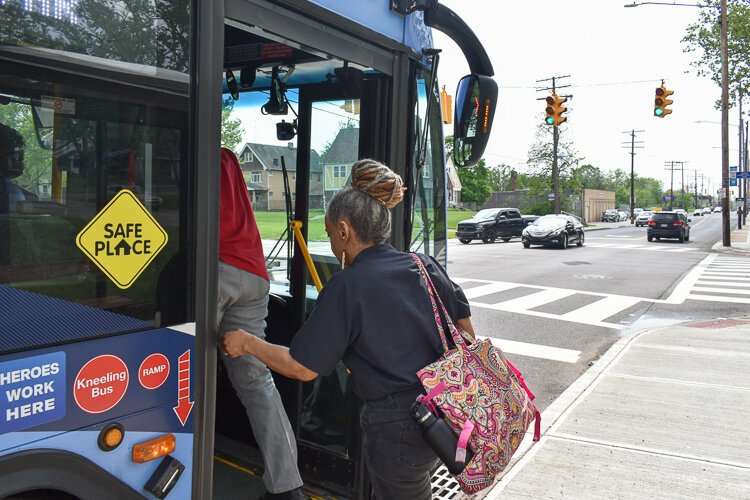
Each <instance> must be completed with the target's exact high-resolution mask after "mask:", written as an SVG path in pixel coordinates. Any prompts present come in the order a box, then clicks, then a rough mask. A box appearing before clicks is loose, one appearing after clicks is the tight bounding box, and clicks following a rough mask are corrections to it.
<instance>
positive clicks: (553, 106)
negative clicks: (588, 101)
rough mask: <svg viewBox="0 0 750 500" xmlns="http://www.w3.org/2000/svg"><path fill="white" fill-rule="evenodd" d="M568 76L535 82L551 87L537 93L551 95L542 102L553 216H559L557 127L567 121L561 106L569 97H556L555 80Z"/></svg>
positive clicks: (558, 135)
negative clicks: (549, 146)
mask: <svg viewBox="0 0 750 500" xmlns="http://www.w3.org/2000/svg"><path fill="white" fill-rule="evenodd" d="M569 76H570V75H565V76H553V77H552V78H548V79H546V80H537V82H546V81H550V80H551V81H552V87H551V88H550V87H547V88H539V89H537V90H538V91H550V90H551V91H552V95H551V96H548V97H546V98H544V100H545V101H546V102H547V107H546V113H547V117H546V118H545V123H546V124H547V125H550V126H552V172H551V174H552V195H553V196H554V197H555V199H554V204H553V206H554V211H555V214H559V213H560V211H561V209H560V168H559V164H558V154H557V148H558V144H559V142H560V131H559V126H560V125H562V124H563V123H564V122H565V121H567V117H565V116H563V113H565V111H567V108H565V107H563V104H564V103H565V101H567V100H568V97H569V96H564V97H559V96H558V95H557V89H558V87H557V85H556V80H557V79H562V78H568V77H569ZM569 86H570V85H564V87H569Z"/></svg>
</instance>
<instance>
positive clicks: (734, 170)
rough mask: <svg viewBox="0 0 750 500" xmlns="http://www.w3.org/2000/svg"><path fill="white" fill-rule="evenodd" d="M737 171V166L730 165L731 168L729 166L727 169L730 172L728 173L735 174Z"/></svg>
mask: <svg viewBox="0 0 750 500" xmlns="http://www.w3.org/2000/svg"><path fill="white" fill-rule="evenodd" d="M737 170H739V169H738V168H737V165H732V166H730V167H729V171H730V172H736V171H737Z"/></svg>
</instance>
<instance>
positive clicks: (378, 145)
mask: <svg viewBox="0 0 750 500" xmlns="http://www.w3.org/2000/svg"><path fill="white" fill-rule="evenodd" d="M233 13H234V14H235V15H239V14H238V13H237V12H236V11H235V10H233V8H232V7H231V4H227V15H228V16H229V15H232V14H233ZM241 13H242V16H245V19H243V20H242V22H240V21H238V20H235V19H227V21H226V25H225V60H224V75H222V76H223V77H224V79H225V86H224V91H225V94H224V111H225V114H226V117H225V119H224V120H223V122H222V125H223V131H222V132H223V133H222V137H223V140H222V142H223V143H224V145H225V146H227V147H230V148H231V149H233V150H234V151H235V152H236V153H237V156H238V159H239V161H240V165H241V167H242V169H243V172H244V174H245V178H246V181H247V185H248V193H249V195H250V198H251V201H252V203H253V211H254V213H255V217H256V220H257V222H258V228H259V230H260V233H261V238H262V240H263V248H264V252H265V255H266V263H267V268H268V272H269V276H270V279H271V299H270V303H269V314H268V317H267V319H266V322H267V328H266V332H265V333H266V338H267V340H268V341H270V342H273V343H276V344H281V345H289V344H290V342H291V340H292V338H293V336H294V334H295V333H296V332H297V330H298V329H299V327H300V326H301V325H302V324H303V323H304V321H305V319H306V317H307V316H308V315H309V314H310V312H311V311H312V308H313V307H314V304H315V300H316V298H317V295H318V291H317V289H316V287H315V285H314V283H313V281H312V279H311V278H310V275H309V272H308V269H307V267H306V265H305V262H304V259H303V256H302V255H301V253H300V251H299V247H298V246H297V245H296V243H294V241H293V238H292V236H291V234H290V231H289V230H288V222H289V220H291V219H294V220H299V221H301V222H302V234H303V237H304V239H305V241H306V242H307V246H308V248H309V251H310V253H311V255H312V259H313V262H314V264H315V266H316V269H317V272H318V275H319V276H320V278H321V280H322V283H323V286H325V284H326V283H327V282H328V280H330V278H331V277H332V276H333V275H334V274H335V273H336V272H338V271H339V270H340V264H339V263H338V261H337V260H336V258H335V257H334V256H333V253H332V252H331V250H330V244H329V242H328V238H327V236H326V232H325V224H324V214H325V209H326V206H327V204H328V202H329V201H330V200H331V198H332V196H333V195H334V194H335V193H336V192H338V191H339V190H341V189H342V188H343V187H345V186H346V185H348V183H349V181H350V170H351V165H352V163H354V162H355V161H357V160H358V159H360V158H364V157H369V158H376V159H379V160H382V161H388V155H389V135H388V131H389V127H388V123H389V116H390V106H391V99H390V97H391V88H392V78H391V76H390V75H389V74H388V71H391V69H390V65H389V64H385V61H387V60H388V57H392V56H389V55H388V53H387V52H384V51H382V50H375V52H374V54H373V53H368V52H367V50H366V48H363V43H362V42H361V41H360V42H358V44H353V43H343V42H342V41H341V40H337V39H336V37H340V36H343V35H340V34H338V35H336V34H329V35H323V34H321V31H320V30H312V31H309V32H308V31H306V30H305V29H304V25H303V26H302V28H300V27H297V29H295V30H291V29H290V28H289V24H288V23H289V18H286V17H281V16H276V17H274V16H273V15H271V14H268V13H266V15H264V16H262V20H263V21H264V22H263V23H261V22H260V19H261V17H260V16H259V17H258V18H254V17H253V16H252V15H251V14H252V13H250V12H247V11H242V12H241ZM242 16H240V17H242ZM285 27H286V28H285ZM278 33H289V36H279V35H278ZM292 33H293V34H294V36H295V37H296V38H294V39H292ZM306 34H308V35H309V38H306V37H305V36H304V35H306ZM349 42H351V40H349ZM364 45H366V44H364ZM354 46H357V47H359V48H357V49H356V50H354V51H351V50H350V49H349V48H350V47H354ZM336 47H344V48H345V51H348V52H349V53H348V54H340V53H338V52H337V50H336ZM366 61H369V64H367V63H366ZM373 61H375V62H378V61H379V63H377V64H373V63H372V62H373ZM373 66H376V67H373ZM233 131H234V132H233ZM237 131H241V132H239V133H240V134H241V140H238V139H237V138H236V137H237V136H234V138H233V136H232V133H236V132H237ZM321 348H325V346H321ZM274 380H275V383H276V386H277V388H278V389H279V392H280V394H281V397H282V401H283V403H284V406H285V409H286V411H287V415H288V417H289V420H290V422H291V424H292V427H293V428H294V429H295V433H296V436H297V445H298V450H299V466H300V472H301V474H302V477H303V480H304V481H305V484H306V485H307V486H311V487H312V488H319V489H321V491H323V492H325V493H327V494H331V493H333V494H335V495H337V496H342V497H346V498H367V496H368V495H369V491H366V490H368V488H369V486H367V485H368V482H367V480H366V477H365V475H364V462H363V460H362V458H361V450H360V441H361V440H360V434H359V432H360V431H359V418H358V415H359V407H360V402H359V401H358V400H357V398H356V396H355V395H354V393H353V391H352V388H351V384H350V381H349V376H348V373H347V370H346V368H345V367H344V365H343V364H341V363H340V364H339V366H338V367H337V369H336V371H335V372H334V373H333V374H332V375H330V376H328V377H319V378H318V379H317V380H316V381H313V382H310V383H304V384H303V383H299V382H297V381H293V380H290V379H287V378H285V377H283V376H280V375H278V374H274ZM262 464H263V461H262V457H261V456H260V452H259V450H258V447H257V444H256V442H255V439H254V437H253V435H252V432H251V428H250V424H249V422H248V418H247V416H246V413H245V409H244V408H243V406H242V404H241V403H240V401H239V399H238V398H237V397H236V395H235V394H234V391H233V389H232V387H231V384H230V383H229V381H228V378H227V376H226V374H225V373H224V368H223V365H222V364H221V363H219V364H218V373H217V397H216V436H215V460H214V486H215V487H214V497H215V498H224V496H223V495H224V494H225V493H226V488H227V487H229V486H228V483H229V482H230V481H229V480H228V479H227V478H228V477H236V474H237V471H238V470H244V471H250V472H252V473H253V474H255V479H254V480H252V477H250V476H252V474H251V475H250V476H247V475H246V476H245V477H244V479H245V480H246V481H247V482H248V486H247V487H248V488H250V490H251V491H253V492H259V493H262V492H263V491H264V490H263V486H262V484H261V482H260V478H259V475H260V473H261V469H262Z"/></svg>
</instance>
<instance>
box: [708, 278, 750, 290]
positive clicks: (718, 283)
mask: <svg viewBox="0 0 750 500" xmlns="http://www.w3.org/2000/svg"><path fill="white" fill-rule="evenodd" d="M722 279H727V278H722ZM743 281H744V282H739V283H738V282H737V281H715V280H714V279H713V278H712V279H710V280H707V279H705V276H703V277H701V279H700V280H698V281H697V282H696V283H695V284H696V285H701V286H705V285H711V286H732V287H748V286H750V283H747V282H746V280H743ZM728 290H732V288H729V289H728Z"/></svg>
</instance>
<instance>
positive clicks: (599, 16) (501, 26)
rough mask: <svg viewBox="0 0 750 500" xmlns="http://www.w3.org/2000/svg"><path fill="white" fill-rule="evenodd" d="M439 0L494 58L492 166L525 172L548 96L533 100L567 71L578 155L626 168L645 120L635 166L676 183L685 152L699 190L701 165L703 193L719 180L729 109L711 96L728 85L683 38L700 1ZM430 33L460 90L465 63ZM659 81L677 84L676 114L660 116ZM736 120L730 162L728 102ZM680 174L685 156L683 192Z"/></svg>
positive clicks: (445, 81)
mask: <svg viewBox="0 0 750 500" xmlns="http://www.w3.org/2000/svg"><path fill="white" fill-rule="evenodd" d="M630 1H632V0H630ZM441 3H442V4H444V5H446V6H448V7H449V8H450V9H452V10H453V11H454V12H456V13H457V14H458V15H459V16H460V17H461V18H462V19H463V20H464V21H466V23H467V24H468V25H469V26H470V27H471V28H472V30H473V31H474V33H475V34H476V35H477V37H478V38H479V39H480V41H481V42H482V44H483V45H484V47H485V49H486V50H487V52H488V54H489V57H490V60H491V61H492V64H493V67H494V71H495V76H494V78H495V81H496V82H497V83H498V87H499V97H498V108H497V110H496V112H495V119H494V124H493V127H492V132H491V138H490V141H489V144H488V146H487V149H486V153H485V159H486V161H487V163H488V164H489V165H497V164H501V163H504V164H507V165H510V166H513V167H516V168H517V169H518V170H519V171H524V170H527V169H528V166H527V165H526V158H527V157H528V151H529V149H530V146H531V145H532V144H533V143H534V142H535V140H536V132H537V125H538V124H539V123H541V122H542V121H543V119H544V116H545V115H544V108H545V104H544V103H543V101H540V100H537V99H539V98H543V97H546V96H547V95H549V93H548V92H547V91H538V90H537V89H538V88H540V87H548V86H550V85H551V82H539V81H538V80H543V79H548V78H550V77H552V76H555V77H557V76H566V75H570V76H569V77H568V78H563V79H558V80H557V84H558V85H570V86H569V87H567V88H561V89H559V91H558V94H570V95H572V98H570V99H569V100H568V102H567V103H566V106H567V107H568V121H567V123H566V124H565V125H563V126H562V127H561V134H563V135H564V136H566V138H567V140H570V141H571V142H572V143H573V147H574V148H575V149H576V150H577V151H578V154H579V156H581V157H583V158H584V159H583V161H582V163H581V164H586V163H588V164H591V165H594V166H596V167H599V168H600V169H602V170H603V171H609V170H614V169H616V168H621V169H623V170H625V171H626V172H628V173H629V172H630V165H631V157H630V154H629V153H630V142H629V141H630V135H629V133H630V131H631V130H637V131H642V132H638V133H637V134H636V141H642V144H640V145H637V146H642V149H636V150H635V151H636V156H635V161H634V170H635V173H636V174H637V175H638V176H642V177H654V178H657V179H660V180H662V181H663V182H664V187H665V189H667V190H668V189H669V188H670V170H669V167H668V166H665V163H666V162H671V161H680V162H685V163H684V165H683V168H684V175H685V184H686V185H687V184H689V185H690V190H691V191H692V190H693V188H692V186H693V180H694V179H695V172H694V171H695V170H697V171H698V172H697V175H698V185H699V191H700V185H701V177H700V176H701V175H703V176H704V178H703V187H704V190H705V191H706V192H708V186H709V183H710V184H711V186H712V188H713V190H714V192H715V190H716V189H717V188H718V187H720V179H721V149H720V147H721V126H720V123H721V113H720V111H719V110H717V109H716V108H715V107H714V104H715V102H716V101H717V100H719V99H720V98H721V88H720V87H719V86H718V85H717V84H715V83H714V82H712V81H711V80H710V79H709V78H708V77H698V76H697V75H696V69H695V68H694V67H692V66H691V65H690V63H691V62H692V61H695V60H697V59H698V57H699V54H700V53H696V52H693V53H684V52H683V49H684V48H685V47H686V46H687V45H686V44H684V43H682V42H681V40H682V38H683V37H684V36H685V34H686V29H687V26H688V25H689V24H692V23H695V22H697V20H698V15H699V11H700V9H698V8H694V7H681V6H664V5H641V6H638V7H635V8H625V7H624V5H625V3H628V0H567V1H565V2H560V1H551V0H534V1H526V2H523V1H519V2H486V1H480V0H441ZM684 3H691V2H689V1H686V2H684ZM488 5H491V6H492V7H491V8H490V10H488V9H487V6H488ZM433 36H434V42H435V46H436V47H437V48H440V49H442V53H441V59H440V63H439V66H438V78H439V81H440V84H441V85H445V87H446V90H447V91H448V92H449V93H451V94H455V87H456V84H457V83H458V80H459V79H460V78H461V77H462V76H463V75H465V74H467V73H468V71H469V70H468V65H467V64H466V61H465V58H464V56H463V54H462V52H461V50H460V48H459V47H458V46H457V45H456V44H455V43H454V42H453V41H452V40H450V39H449V38H448V37H446V36H445V35H443V34H442V33H439V32H436V31H433ZM662 79H664V81H665V83H666V87H667V88H668V89H670V90H674V95H672V96H671V98H672V99H673V100H674V104H672V105H671V109H672V110H673V113H672V114H671V115H668V116H666V117H664V118H657V117H655V116H653V103H654V90H655V88H656V87H657V86H659V84H660V83H661V80H662ZM696 122H701V123H696ZM703 122H714V123H703ZM729 123H730V128H729V147H730V150H729V164H730V165H736V164H737V163H738V154H739V153H738V143H739V138H738V127H737V124H738V123H739V117H738V111H737V109H736V108H734V109H730V110H729ZM451 132H452V128H451V126H447V125H446V129H445V133H446V134H449V133H451ZM624 132H627V133H624ZM550 140H551V139H550ZM623 142H627V143H628V144H627V145H625V144H623ZM665 169H666V170H665ZM681 176H682V172H680V170H679V165H678V166H677V169H676V171H675V173H674V189H675V191H676V190H677V189H678V188H679V186H680V184H681V180H682V178H681ZM688 179H689V180H690V182H689V183H688Z"/></svg>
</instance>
